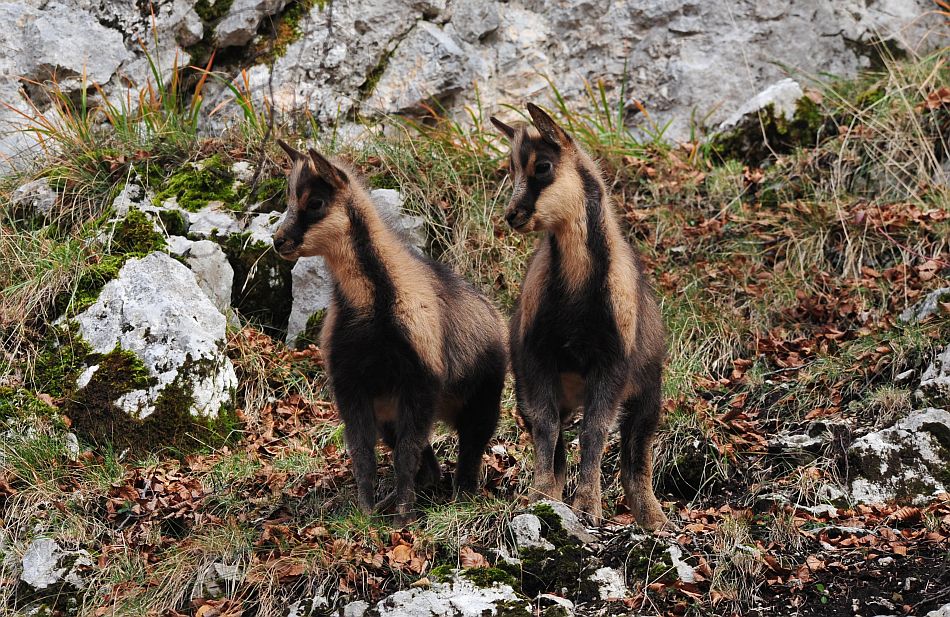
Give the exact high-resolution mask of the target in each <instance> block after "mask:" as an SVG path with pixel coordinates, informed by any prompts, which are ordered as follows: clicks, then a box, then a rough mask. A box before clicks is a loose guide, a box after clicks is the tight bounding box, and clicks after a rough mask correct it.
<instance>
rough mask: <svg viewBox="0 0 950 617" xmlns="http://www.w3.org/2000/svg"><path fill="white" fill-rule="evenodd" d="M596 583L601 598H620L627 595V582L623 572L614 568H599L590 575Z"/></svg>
mask: <svg viewBox="0 0 950 617" xmlns="http://www.w3.org/2000/svg"><path fill="white" fill-rule="evenodd" d="M590 580H591V581H593V582H594V583H596V585H597V592H598V593H599V594H600V599H601V600H610V599H619V598H626V597H627V594H628V592H627V584H626V583H625V582H624V580H623V574H621V573H620V571H619V570H615V569H614V568H598V569H597V570H596V571H595V572H594V573H593V574H592V575H591V577H590Z"/></svg>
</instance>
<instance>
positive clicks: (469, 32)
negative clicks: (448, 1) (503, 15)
mask: <svg viewBox="0 0 950 617" xmlns="http://www.w3.org/2000/svg"><path fill="white" fill-rule="evenodd" d="M451 22H452V26H454V27H455V31H456V32H458V35H459V36H460V37H461V38H462V40H464V41H466V42H468V43H477V42H478V41H480V40H481V39H482V38H484V37H485V36H487V35H488V34H489V33H491V32H494V31H495V30H497V29H498V26H500V25H501V19H500V18H499V16H498V4H497V3H496V2H493V1H492V0H471V1H467V2H455V3H453V4H452V16H451Z"/></svg>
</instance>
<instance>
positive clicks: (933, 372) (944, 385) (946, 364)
mask: <svg viewBox="0 0 950 617" xmlns="http://www.w3.org/2000/svg"><path fill="white" fill-rule="evenodd" d="M920 389H921V390H922V391H923V392H924V394H926V395H927V396H929V397H931V398H933V399H936V400H937V401H939V402H940V403H950V345H947V347H946V348H945V349H944V350H943V351H941V352H938V353H937V357H936V358H934V361H933V362H932V363H931V364H930V366H928V367H927V370H926V371H924V374H923V375H921V376H920Z"/></svg>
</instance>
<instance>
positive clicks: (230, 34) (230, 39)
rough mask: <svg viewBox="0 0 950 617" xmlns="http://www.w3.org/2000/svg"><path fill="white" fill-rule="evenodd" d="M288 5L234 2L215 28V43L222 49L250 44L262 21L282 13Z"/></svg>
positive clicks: (272, 0) (268, 0)
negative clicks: (279, 12)
mask: <svg viewBox="0 0 950 617" xmlns="http://www.w3.org/2000/svg"><path fill="white" fill-rule="evenodd" d="M218 1H220V0H218ZM286 3H287V0H234V2H233V3H232V4H231V7H230V8H229V9H228V12H227V14H226V15H225V16H224V18H222V19H221V21H220V22H219V23H218V25H217V26H215V29H214V38H215V41H216V42H217V43H218V45H220V46H221V47H230V46H234V45H244V44H246V43H248V42H249V41H250V40H251V39H252V38H254V35H255V34H257V27H258V26H259V25H260V23H261V20H262V19H264V18H265V17H267V16H269V15H273V14H275V13H277V12H278V11H280V10H281V9H282V8H284V5H285V4H286Z"/></svg>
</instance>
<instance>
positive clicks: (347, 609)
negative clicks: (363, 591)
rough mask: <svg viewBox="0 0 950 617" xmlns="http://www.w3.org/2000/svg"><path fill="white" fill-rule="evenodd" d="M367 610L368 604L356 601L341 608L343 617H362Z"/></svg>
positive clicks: (363, 601)
mask: <svg viewBox="0 0 950 617" xmlns="http://www.w3.org/2000/svg"><path fill="white" fill-rule="evenodd" d="M368 610H369V602H366V601H365V600H356V601H355V602H350V603H349V604H347V605H346V606H344V607H343V617H363V615H365V614H366V611H368Z"/></svg>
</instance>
